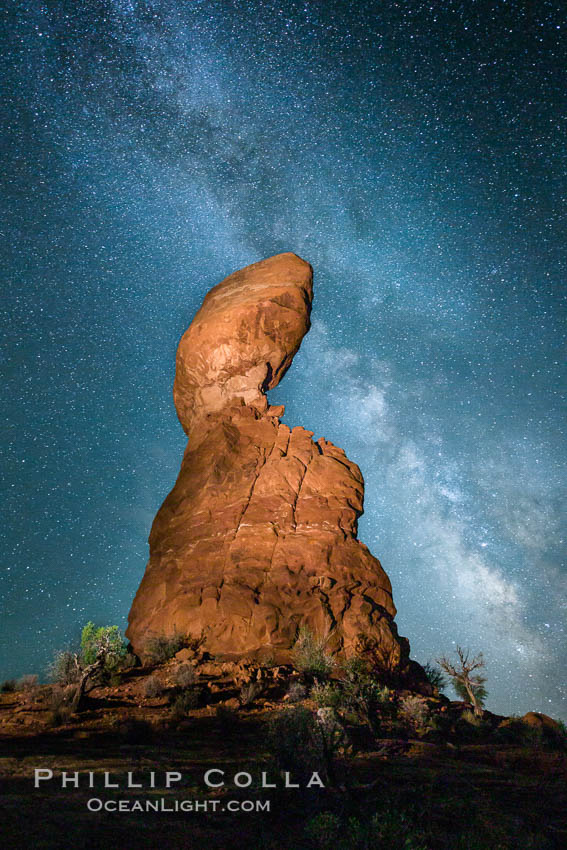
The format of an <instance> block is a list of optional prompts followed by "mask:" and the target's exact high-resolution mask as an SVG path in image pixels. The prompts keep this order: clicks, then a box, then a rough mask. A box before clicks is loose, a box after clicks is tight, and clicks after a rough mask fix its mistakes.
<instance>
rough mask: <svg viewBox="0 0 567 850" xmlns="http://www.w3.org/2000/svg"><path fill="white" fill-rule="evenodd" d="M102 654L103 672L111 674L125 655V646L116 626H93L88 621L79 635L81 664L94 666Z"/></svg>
mask: <svg viewBox="0 0 567 850" xmlns="http://www.w3.org/2000/svg"><path fill="white" fill-rule="evenodd" d="M103 652H104V665H103V670H104V672H105V673H109V674H110V673H113V672H114V671H115V670H116V669H117V668H118V667H119V665H120V662H121V661H122V660H123V659H124V658H125V656H126V654H127V646H126V642H125V641H124V639H123V637H122V635H121V634H120V631H119V629H118V626H98V627H97V626H95V624H94V623H93V622H91V621H89V622H88V623H87V624H86V626H84V628H83V631H82V633H81V664H82V666H84V667H88V666H89V665H90V664H94V663H95V661H96V660H97V658H98V657H100V655H101V653H103Z"/></svg>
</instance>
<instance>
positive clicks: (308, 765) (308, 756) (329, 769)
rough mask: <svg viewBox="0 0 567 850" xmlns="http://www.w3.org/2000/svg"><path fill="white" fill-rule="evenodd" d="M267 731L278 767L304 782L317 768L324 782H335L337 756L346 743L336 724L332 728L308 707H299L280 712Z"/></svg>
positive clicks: (272, 753) (271, 750)
mask: <svg viewBox="0 0 567 850" xmlns="http://www.w3.org/2000/svg"><path fill="white" fill-rule="evenodd" d="M267 731H268V742H267V743H268V749H269V751H270V753H271V755H272V758H273V759H274V761H275V763H276V767H277V768H278V770H280V771H288V772H289V773H290V774H292V775H293V777H294V781H296V782H300V783H302V784H305V783H306V782H308V781H309V778H310V777H311V775H312V773H313V772H314V771H317V772H318V773H319V775H320V776H321V778H322V779H323V781H325V780H326V781H329V782H331V783H333V782H334V781H335V757H336V755H337V753H338V750H339V748H340V747H341V745H342V743H343V736H342V734H341V735H339V734H337V730H336V728H335V727H333V729H332V731H331V730H330V729H328V728H326V727H325V725H324V723H322V722H318V720H317V718H316V717H315V716H314V715H313V714H312V713H311V712H310V711H309V710H308V709H306V708H302V707H295V708H292V709H290V710H286V711H280V712H279V714H277V715H276V716H275V717H273V718H272V719H271V720H270V722H269V723H268V730H267ZM295 777H297V778H295Z"/></svg>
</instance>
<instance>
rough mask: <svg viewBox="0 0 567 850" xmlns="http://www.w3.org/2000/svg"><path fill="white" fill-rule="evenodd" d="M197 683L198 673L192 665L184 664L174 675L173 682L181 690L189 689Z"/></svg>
mask: <svg viewBox="0 0 567 850" xmlns="http://www.w3.org/2000/svg"><path fill="white" fill-rule="evenodd" d="M196 681H197V673H196V672H195V668H194V667H193V665H192V664H182V665H181V666H180V667H178V668H177V670H176V671H175V673H174V674H173V682H174V684H175V685H177V687H179V688H189V687H191V685H194V684H195V682H196Z"/></svg>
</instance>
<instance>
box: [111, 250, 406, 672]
mask: <svg viewBox="0 0 567 850" xmlns="http://www.w3.org/2000/svg"><path fill="white" fill-rule="evenodd" d="M311 300H312V272H311V266H309V264H308V263H306V262H304V261H303V260H301V259H300V258H299V257H297V256H296V255H295V254H279V255H278V256H275V257H271V258H270V259H268V260H263V261H262V262H260V263H255V264H254V265H252V266H248V267H247V268H245V269H242V270H241V271H238V272H235V274H232V275H230V277H228V278H226V280H224V281H223V282H222V283H220V284H219V285H218V286H216V287H215V288H214V289H212V290H211V291H210V292H209V293H208V295H207V296H206V298H205V300H204V302H203V305H202V307H201V309H200V310H199V312H198V313H197V315H196V316H195V318H194V320H193V322H192V323H191V326H190V328H189V329H188V331H187V332H186V333H185V334H184V336H183V338H182V340H181V342H180V344H179V348H178V352H177V369H176V377H175V386H174V398H175V403H176V407H177V411H178V415H179V418H180V421H181V423H182V425H183V427H184V429H185V431H186V432H187V434H188V435H189V442H188V445H187V449H186V451H185V454H184V457H183V462H182V465H181V470H180V473H179V477H178V479H177V482H176V484H175V486H174V488H173V490H172V491H171V493H170V494H169V496H168V497H167V498H166V500H165V502H164V503H163V505H162V507H161V508H160V510H159V512H158V514H157V516H156V518H155V520H154V523H153V526H152V530H151V534H150V560H149V563H148V566H147V568H146V572H145V575H144V577H143V579H142V583H141V585H140V588H139V590H138V592H137V594H136V598H135V599H134V603H133V605H132V610H131V611H130V616H129V621H130V625H129V627H128V630H127V633H126V634H127V636H128V637H129V639H130V641H131V643H132V645H133V647H134V649H135V651H136V652H137V653H138V654H141V655H143V653H144V644H145V643H146V641H147V640H148V638H150V637H152V636H156V635H160V634H168V635H169V634H172V633H174V632H180V633H187V632H188V633H191V634H192V635H195V636H196V635H199V634H200V633H201V632H203V633H204V635H205V636H206V641H205V648H206V649H208V650H209V651H210V652H212V653H215V654H224V655H233V656H235V655H238V656H242V655H249V656H254V655H256V656H261V655H268V654H274V655H275V656H276V658H278V660H279V659H284V658H285V656H286V652H288V651H289V649H290V647H291V646H292V644H293V641H294V639H295V636H296V633H297V630H298V627H299V625H301V624H306V625H308V626H310V627H311V629H312V630H313V631H314V632H316V633H318V634H319V635H328V646H329V648H330V649H332V650H333V651H337V652H342V653H344V654H351V653H352V652H354V651H355V650H356V649H357V647H359V646H360V645H361V644H363V643H365V644H366V645H368V644H371V645H374V646H375V647H377V649H378V650H379V653H380V654H381V655H382V656H383V657H384V658H385V659H386V660H387V662H388V664H389V665H390V666H392V667H403V666H405V664H406V661H407V657H408V649H409V647H408V644H407V641H406V640H405V638H400V637H398V635H397V630H396V626H395V623H394V620H393V618H394V615H395V613H396V609H395V607H394V603H393V601H392V591H391V586H390V581H389V579H388V577H387V575H386V573H385V572H384V570H383V569H382V567H381V566H380V563H379V561H378V560H377V559H376V558H374V557H373V555H372V554H371V553H370V552H369V550H368V549H367V547H366V546H365V545H364V544H363V543H361V542H360V541H358V540H357V536H356V535H357V520H358V517H359V516H360V515H361V514H362V505H363V497H364V481H363V478H362V475H361V473H360V470H359V468H358V466H357V465H356V464H355V463H353V462H352V461H350V460H349V459H348V458H347V457H346V455H345V453H344V451H343V450H342V449H339V448H337V447H336V446H334V445H332V443H329V442H327V441H326V440H324V439H320V440H318V441H317V442H314V441H313V440H312V436H313V434H312V432H311V431H306V430H305V429H304V428H301V427H297V428H293V429H292V430H290V428H289V427H288V426H287V425H284V424H283V423H281V422H280V417H281V415H282V414H283V408H282V407H278V408H275V407H270V406H269V405H268V403H267V399H266V395H265V392H266V390H268V389H270V388H272V387H275V386H276V385H277V384H278V383H279V381H280V380H281V378H282V377H283V375H284V374H285V372H286V370H287V369H288V368H289V366H290V364H291V361H292V359H293V356H294V355H295V353H296V352H297V350H298V348H299V345H300V343H301V340H302V338H303V336H304V335H305V333H306V332H307V331H308V330H309V314H310V310H311Z"/></svg>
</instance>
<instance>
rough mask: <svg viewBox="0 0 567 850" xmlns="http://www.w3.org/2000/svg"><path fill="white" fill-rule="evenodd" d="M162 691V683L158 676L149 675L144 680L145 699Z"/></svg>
mask: <svg viewBox="0 0 567 850" xmlns="http://www.w3.org/2000/svg"><path fill="white" fill-rule="evenodd" d="M163 691H164V684H163V682H162V680H161V679H160V677H159V676H156V675H155V674H154V675H153V676H149V677H148V678H147V679H146V681H145V682H144V689H143V693H144V696H145V697H146V699H153V698H154V697H158V696H159V695H160V694H162V693H163Z"/></svg>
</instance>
